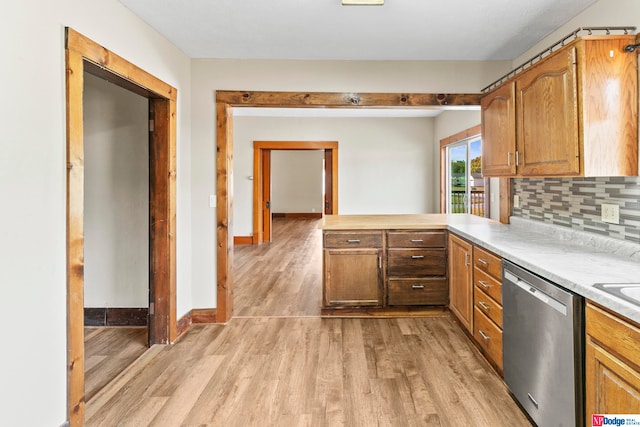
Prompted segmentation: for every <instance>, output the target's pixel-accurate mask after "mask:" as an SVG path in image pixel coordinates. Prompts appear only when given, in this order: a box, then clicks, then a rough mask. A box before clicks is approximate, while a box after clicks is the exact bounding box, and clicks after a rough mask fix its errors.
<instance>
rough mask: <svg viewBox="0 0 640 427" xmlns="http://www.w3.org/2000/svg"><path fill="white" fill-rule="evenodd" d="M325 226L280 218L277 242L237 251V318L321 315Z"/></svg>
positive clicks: (276, 222) (275, 221)
mask: <svg viewBox="0 0 640 427" xmlns="http://www.w3.org/2000/svg"><path fill="white" fill-rule="evenodd" d="M319 222H320V221H319V220H317V219H285V218H274V219H273V233H272V234H273V241H272V242H271V243H268V244H263V245H236V246H235V247H234V254H233V256H234V260H233V275H234V288H233V304H234V309H233V315H234V316H236V317H244V316H319V315H320V306H321V304H322V232H321V230H319V229H318V224H319Z"/></svg>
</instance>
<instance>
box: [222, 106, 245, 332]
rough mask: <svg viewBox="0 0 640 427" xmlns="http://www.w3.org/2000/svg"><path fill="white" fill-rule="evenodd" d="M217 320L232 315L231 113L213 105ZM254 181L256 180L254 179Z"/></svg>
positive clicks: (224, 320) (227, 318)
mask: <svg viewBox="0 0 640 427" xmlns="http://www.w3.org/2000/svg"><path fill="white" fill-rule="evenodd" d="M216 123H217V134H216V148H217V155H216V196H217V201H218V205H217V208H216V215H217V219H218V225H217V233H216V236H217V241H218V246H217V301H218V303H217V314H216V316H217V319H218V322H221V323H224V322H226V321H227V320H229V319H230V318H231V316H232V314H233V276H232V275H233V204H232V200H233V181H232V180H231V179H230V176H231V174H232V173H233V112H232V109H231V105H229V104H225V103H219V102H218V103H216ZM254 180H255V179H254Z"/></svg>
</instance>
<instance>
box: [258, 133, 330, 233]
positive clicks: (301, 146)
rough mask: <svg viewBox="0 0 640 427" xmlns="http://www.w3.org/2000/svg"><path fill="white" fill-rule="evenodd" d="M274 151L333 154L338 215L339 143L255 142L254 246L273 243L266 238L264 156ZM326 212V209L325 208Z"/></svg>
mask: <svg viewBox="0 0 640 427" xmlns="http://www.w3.org/2000/svg"><path fill="white" fill-rule="evenodd" d="M274 150H303V151H309V150H316V151H324V152H330V153H331V154H330V155H331V166H330V167H331V179H330V181H331V206H332V207H333V212H334V214H337V213H338V141H253V236H252V242H253V244H254V245H256V244H260V243H265V242H269V241H271V239H270V237H269V236H264V234H263V232H262V230H263V229H264V230H266V229H267V228H266V227H264V221H263V217H264V206H263V204H262V199H263V196H264V194H263V187H264V185H263V184H264V182H265V181H264V180H265V176H264V173H265V171H264V169H263V164H264V157H263V156H264V155H265V153H267V152H269V153H270V152H271V151H274ZM323 210H324V207H323Z"/></svg>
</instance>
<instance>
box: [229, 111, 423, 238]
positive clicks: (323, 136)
mask: <svg viewBox="0 0 640 427" xmlns="http://www.w3.org/2000/svg"><path fill="white" fill-rule="evenodd" d="M432 122H433V119H431V118H386V119H380V118H301V117H235V118H234V131H233V134H234V221H235V228H234V235H238V236H249V235H251V234H252V233H253V224H252V220H251V218H252V214H253V207H252V200H253V183H252V181H249V180H247V179H246V177H248V176H251V175H252V174H253V141H254V140H263V141H264V140H274V141H292V140H294V141H338V210H339V213H340V214H363V213H366V214H377V213H424V212H433V211H434V197H433V194H432V192H431V189H432V188H433V182H432V179H433V175H432V174H431V170H432V169H433V168H434V164H433V158H432V156H431V151H432V146H433V125H432ZM273 212H277V210H274V211H273Z"/></svg>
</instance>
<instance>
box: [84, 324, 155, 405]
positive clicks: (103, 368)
mask: <svg viewBox="0 0 640 427" xmlns="http://www.w3.org/2000/svg"><path fill="white" fill-rule="evenodd" d="M148 348H149V347H148V346H147V328H146V327H128V326H127V327H123V326H117V327H85V328H84V351H85V364H84V369H85V373H84V379H85V384H84V395H85V400H89V399H91V398H92V397H93V396H94V395H95V394H96V393H97V392H98V391H99V390H100V389H101V388H102V387H104V386H105V385H107V384H109V383H110V382H111V381H112V380H113V379H114V378H115V377H117V376H118V375H119V374H120V373H121V372H122V371H124V370H125V368H126V367H127V366H129V365H130V364H131V363H133V362H134V361H135V360H136V359H137V358H138V357H140V356H141V355H142V354H143V353H144V352H145V351H147V349H148Z"/></svg>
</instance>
